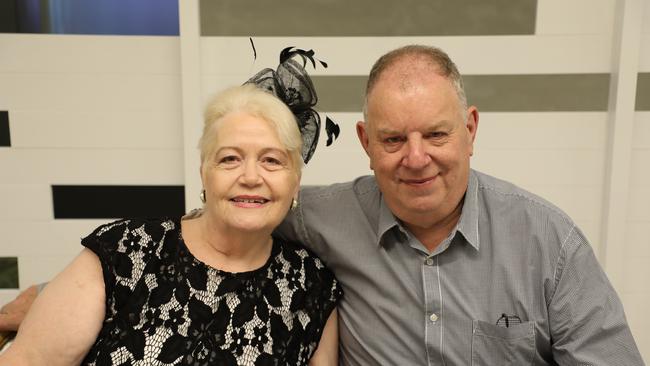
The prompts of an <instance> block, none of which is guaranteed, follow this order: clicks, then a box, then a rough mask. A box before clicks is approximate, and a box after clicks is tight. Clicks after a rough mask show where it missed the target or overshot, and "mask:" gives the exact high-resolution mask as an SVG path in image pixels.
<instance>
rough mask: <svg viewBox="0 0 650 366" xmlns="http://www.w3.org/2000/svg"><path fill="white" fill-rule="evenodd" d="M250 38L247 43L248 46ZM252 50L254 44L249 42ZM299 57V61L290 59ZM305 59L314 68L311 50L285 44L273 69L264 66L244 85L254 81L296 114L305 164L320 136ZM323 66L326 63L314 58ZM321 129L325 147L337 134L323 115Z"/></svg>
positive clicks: (313, 96) (314, 97) (329, 120)
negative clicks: (324, 134) (323, 131)
mask: <svg viewBox="0 0 650 366" xmlns="http://www.w3.org/2000/svg"><path fill="white" fill-rule="evenodd" d="M252 42H253V41H252V40H251V45H252ZM253 51H255V46H254V45H253ZM295 57H299V58H301V59H302V63H300V62H298V61H296V60H294V58H295ZM307 61H311V64H312V66H313V67H314V68H316V59H315V58H314V51H313V50H309V51H305V50H301V49H294V48H293V47H287V48H285V49H283V50H282V52H280V64H279V65H278V68H277V69H276V70H273V69H270V68H266V69H264V70H262V71H260V72H258V73H257V74H255V76H253V77H252V78H250V79H249V80H248V81H246V82H245V83H244V84H255V85H257V86H258V87H259V88H261V89H264V90H266V91H268V92H270V93H272V94H273V95H275V96H276V97H278V98H279V99H280V100H282V101H283V102H284V103H285V104H286V105H287V106H288V107H289V109H290V110H291V112H293V114H294V115H295V116H296V120H297V122H298V127H299V128H300V134H301V135H302V140H303V146H302V160H303V161H304V162H305V164H307V162H308V161H309V160H310V159H311V157H312V155H313V154H314V150H316V145H317V144H318V137H319V135H320V125H321V122H320V116H319V115H318V112H316V111H315V110H314V109H313V108H314V107H315V106H316V103H317V102H318V97H317V96H316V90H315V89H314V85H313V84H312V82H311V78H310V77H309V75H307V71H306V70H305V66H306V65H307ZM317 61H318V62H319V63H320V64H321V65H322V66H323V67H325V68H326V67H327V64H326V63H325V62H323V61H320V60H317ZM325 132H326V133H327V146H330V145H331V144H332V142H333V141H334V140H335V139H336V138H337V137H338V136H339V132H340V129H339V126H338V125H337V124H336V123H334V121H332V120H331V119H330V118H329V117H325Z"/></svg>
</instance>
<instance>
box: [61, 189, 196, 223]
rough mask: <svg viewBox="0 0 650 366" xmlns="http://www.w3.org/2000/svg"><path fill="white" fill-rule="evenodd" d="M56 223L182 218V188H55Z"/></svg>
mask: <svg viewBox="0 0 650 366" xmlns="http://www.w3.org/2000/svg"><path fill="white" fill-rule="evenodd" d="M52 201H53V205H54V218H55V219H97V218H101V219H104V218H122V217H129V218H136V217H162V216H181V215H183V214H184V213H185V191H184V187H183V186H80V185H53V186H52Z"/></svg>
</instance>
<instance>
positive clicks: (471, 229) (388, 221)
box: [377, 169, 479, 250]
mask: <svg viewBox="0 0 650 366" xmlns="http://www.w3.org/2000/svg"><path fill="white" fill-rule="evenodd" d="M478 212H479V210H478V179H477V178H476V173H475V172H474V170H471V169H470V173H469V179H468V183H467V191H466V192H465V198H464V200H463V208H462V211H461V215H460V220H458V224H457V225H456V228H455V229H454V231H458V232H460V233H461V234H462V235H463V237H464V238H465V240H466V241H467V242H468V243H469V244H470V245H471V246H472V247H474V249H476V250H479V235H478ZM393 227H397V228H398V229H399V230H400V231H403V230H407V229H406V228H402V226H401V224H400V222H399V220H398V219H397V218H396V217H395V215H393V213H392V212H391V211H390V209H389V208H388V205H387V204H386V202H385V201H384V195H383V194H380V203H379V222H378V225H377V244H378V245H379V244H381V242H382V238H383V236H384V235H385V234H386V233H387V232H388V231H389V230H391V229H392V228H393Z"/></svg>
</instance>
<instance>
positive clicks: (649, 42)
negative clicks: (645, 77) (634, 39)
mask: <svg viewBox="0 0 650 366" xmlns="http://www.w3.org/2000/svg"><path fill="white" fill-rule="evenodd" d="M646 9H650V6H646ZM646 12H647V10H646ZM648 24H650V16H649V17H648V20H646V23H645V26H646V29H647V31H646V33H645V34H642V35H641V44H640V45H639V71H640V72H650V25H648Z"/></svg>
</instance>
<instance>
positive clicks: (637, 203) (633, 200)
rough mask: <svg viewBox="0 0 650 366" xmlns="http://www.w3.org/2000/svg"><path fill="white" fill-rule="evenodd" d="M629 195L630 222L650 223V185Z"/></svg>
mask: <svg viewBox="0 0 650 366" xmlns="http://www.w3.org/2000/svg"><path fill="white" fill-rule="evenodd" d="M629 197H630V198H629V204H628V206H629V211H628V217H627V218H628V222H629V221H632V222H638V221H643V222H646V223H650V210H649V209H648V208H649V207H650V186H646V187H642V188H641V187H639V188H634V189H631V190H630V192H629ZM648 278H650V277H648ZM649 290H650V289H649Z"/></svg>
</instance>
